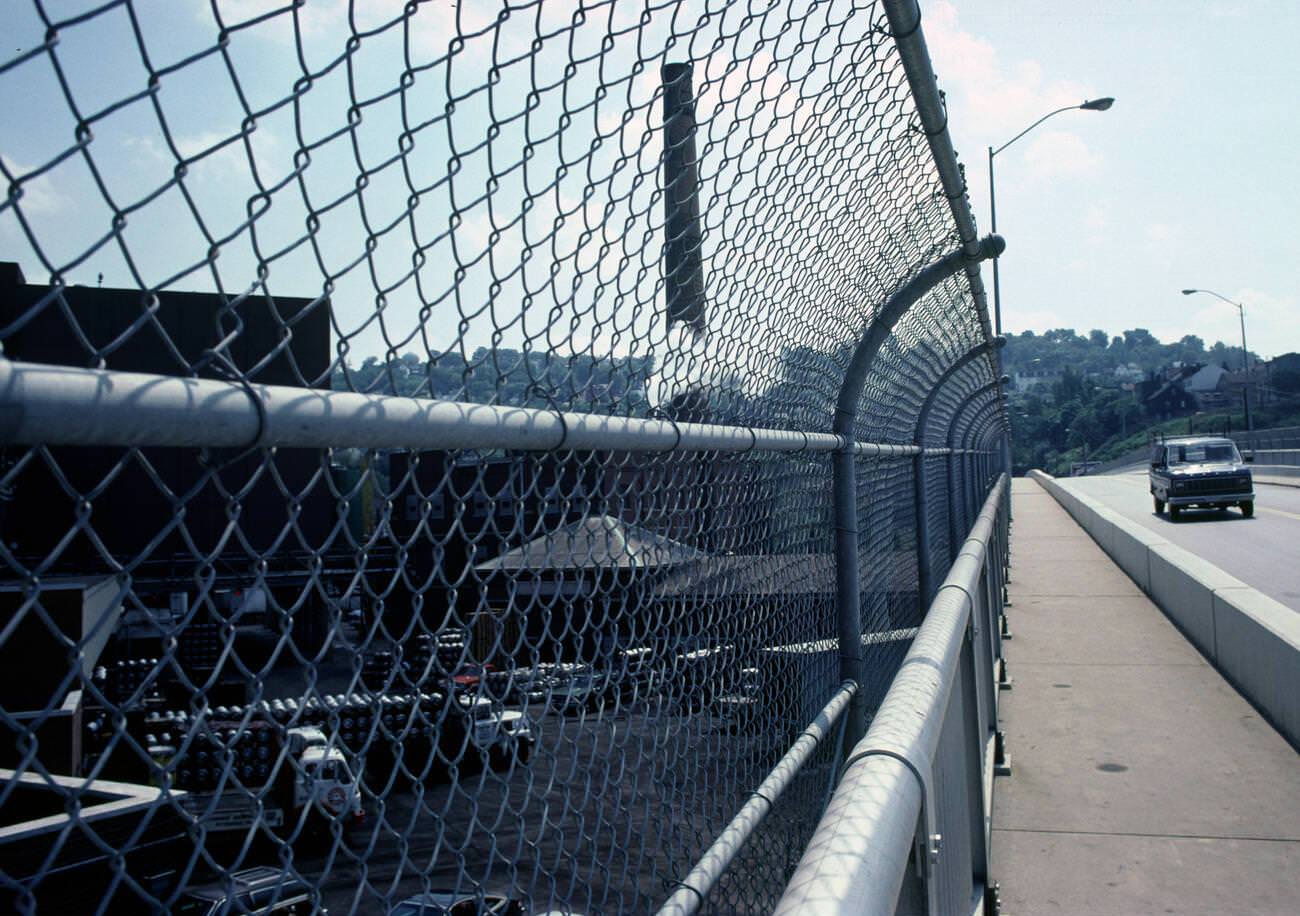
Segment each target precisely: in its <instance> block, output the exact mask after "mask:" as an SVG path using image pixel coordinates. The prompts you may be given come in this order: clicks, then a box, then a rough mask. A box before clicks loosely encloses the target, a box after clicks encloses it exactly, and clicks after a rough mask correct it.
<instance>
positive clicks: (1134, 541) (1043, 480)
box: [1029, 471, 1300, 749]
mask: <svg viewBox="0 0 1300 916" xmlns="http://www.w3.org/2000/svg"><path fill="white" fill-rule="evenodd" d="M1029 476H1030V477H1031V478H1033V479H1034V480H1036V481H1037V482H1038V483H1039V485H1040V486H1042V488H1043V489H1044V490H1046V491H1047V492H1048V493H1050V494H1051V495H1052V496H1053V497H1054V498H1055V499H1056V501H1057V502H1058V503H1060V504H1061V506H1062V507H1064V509H1065V510H1066V511H1067V512H1069V513H1070V515H1071V516H1072V517H1073V518H1074V520H1075V521H1076V522H1078V523H1079V525H1080V527H1082V528H1083V529H1084V530H1085V531H1087V532H1088V534H1089V535H1091V536H1092V539H1093V540H1094V541H1096V542H1097V544H1098V546H1100V547H1101V548H1102V550H1104V551H1106V553H1107V554H1108V555H1109V556H1110V557H1111V559H1112V560H1114V561H1115V563H1116V564H1117V565H1119V567H1120V568H1121V569H1123V570H1124V572H1125V573H1127V574H1128V576H1129V578H1131V579H1132V580H1133V581H1134V582H1136V583H1137V585H1138V587H1139V588H1141V589H1142V591H1144V592H1146V593H1147V595H1149V596H1150V597H1151V600H1152V601H1154V602H1155V603H1156V605H1157V606H1158V607H1159V608H1160V609H1161V610H1162V611H1164V613H1165V616H1167V617H1168V618H1169V619H1170V620H1172V621H1173V622H1174V625H1175V626H1177V627H1178V628H1179V629H1180V630H1182V632H1183V634H1184V635H1186V636H1187V639H1188V640H1189V641H1190V642H1191V643H1192V644H1193V645H1194V646H1196V648H1197V649H1199V650H1200V652H1201V654H1202V655H1204V656H1205V657H1206V658H1207V659H1209V660H1210V662H1211V663H1212V664H1213V665H1214V666H1215V667H1216V668H1218V669H1219V671H1220V672H1221V673H1222V674H1223V676H1224V677H1226V678H1227V679H1228V680H1229V681H1230V682H1231V683H1232V685H1233V686H1234V687H1236V688H1237V691H1238V692H1239V693H1241V695H1242V696H1243V697H1245V698H1246V699H1247V700H1249V701H1250V702H1251V703H1252V704H1253V705H1254V706H1255V708H1256V709H1258V710H1259V711H1260V712H1261V713H1263V715H1264V717H1265V718H1266V719H1268V720H1269V722H1271V723H1272V724H1273V726H1274V727H1275V728H1276V729H1277V730H1278V731H1279V732H1281V733H1282V735H1283V736H1284V737H1285V738H1286V739H1287V740H1288V741H1290V742H1291V744H1292V746H1294V747H1296V748H1297V749H1300V613H1296V612H1295V611H1293V610H1292V609H1291V608H1289V607H1287V606H1286V605H1284V604H1282V603H1280V602H1278V601H1274V600H1273V599H1272V598H1269V597H1268V596H1267V595H1264V594H1262V593H1261V592H1258V591H1256V590H1255V589H1253V588H1251V587H1250V586H1248V585H1246V583H1244V582H1242V581H1241V580H1240V579H1236V578H1234V577H1232V576H1230V575H1228V574H1227V573H1226V572H1224V571H1223V570H1221V569H1219V568H1218V567H1217V566H1215V565H1213V564H1211V563H1208V562H1206V561H1205V560H1203V559H1201V558H1200V557H1199V556H1197V555H1196V554H1194V553H1192V552H1190V551H1188V550H1184V549H1183V548H1181V547H1179V546H1177V545H1175V544H1171V543H1169V542H1168V541H1166V540H1165V539H1164V538H1162V537H1160V535H1159V534H1157V533H1156V532H1154V531H1151V530H1150V529H1148V528H1144V527H1143V526H1141V525H1139V524H1137V523H1136V522H1133V521H1130V520H1128V519H1126V518H1124V517H1122V516H1120V515H1119V514H1118V513H1116V512H1114V511H1112V510H1111V509H1108V508H1106V507H1105V506H1102V505H1101V504H1100V503H1098V502H1096V501H1095V500H1093V499H1091V498H1089V497H1087V496H1085V495H1083V494H1082V493H1079V492H1077V491H1075V490H1074V489H1073V487H1072V486H1071V485H1070V484H1069V482H1068V481H1060V480H1057V479H1056V478H1055V477H1052V476H1051V475H1050V474H1045V473H1043V472H1042V471H1030V472H1029Z"/></svg>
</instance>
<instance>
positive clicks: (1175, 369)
mask: <svg viewBox="0 0 1300 916" xmlns="http://www.w3.org/2000/svg"><path fill="white" fill-rule="evenodd" d="M1200 368H1201V367H1200V366H1199V365H1195V364H1193V365H1190V366H1185V365H1181V364H1178V365H1173V366H1167V367H1165V368H1164V369H1161V370H1158V371H1156V372H1153V373H1151V375H1150V376H1149V377H1148V378H1146V379H1144V380H1143V381H1142V382H1140V383H1139V384H1138V385H1137V388H1136V394H1137V399H1138V403H1139V404H1140V405H1141V406H1142V409H1143V410H1145V411H1146V412H1147V414H1148V415H1149V416H1151V417H1153V418H1155V419H1157V420H1168V419H1171V418H1172V417H1179V416H1185V415H1186V414H1189V413H1193V412H1195V411H1196V410H1197V409H1198V405H1197V403H1196V398H1195V397H1193V396H1192V395H1191V394H1189V393H1188V392H1187V390H1186V389H1185V388H1184V387H1183V386H1184V384H1185V383H1186V381H1187V379H1189V378H1191V377H1192V376H1193V375H1195V374H1196V373H1197V372H1198V371H1200Z"/></svg>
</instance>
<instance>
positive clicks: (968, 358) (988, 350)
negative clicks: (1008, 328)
mask: <svg viewBox="0 0 1300 916" xmlns="http://www.w3.org/2000/svg"><path fill="white" fill-rule="evenodd" d="M1006 343H1007V341H1006V338H1005V337H993V338H991V339H989V340H987V341H985V342H984V343H982V344H980V345H979V346H977V347H972V348H971V349H969V350H967V351H966V352H965V353H963V354H962V355H961V356H959V357H958V358H957V359H956V360H955V361H954V362H953V363H952V365H950V366H949V367H948V368H947V369H945V370H943V372H942V373H941V374H940V375H939V377H938V378H937V379H935V380H934V384H933V385H931V386H930V391H929V393H928V394H926V396H925V401H924V403H922V404H921V409H920V410H919V411H917V414H916V426H915V427H914V428H913V431H912V441H913V442H915V443H916V446H917V448H919V449H920V451H919V452H917V454H916V458H915V459H914V467H913V473H912V486H913V493H912V499H913V503H914V505H915V507H916V569H917V588H916V596H917V605H918V608H917V609H918V611H919V612H920V613H921V614H922V615H924V614H925V612H926V609H927V608H929V606H930V598H931V596H932V595H933V592H934V570H933V569H932V567H931V560H932V558H933V551H932V549H931V546H930V512H929V505H928V502H929V500H928V481H927V478H928V476H929V472H928V470H927V468H926V464H925V461H926V457H925V447H926V443H925V436H926V433H927V432H928V428H929V425H930V411H931V410H932V409H933V408H934V405H935V402H936V401H937V399H938V397H939V392H941V391H942V390H943V386H944V385H946V384H947V383H948V381H949V380H950V379H951V378H952V377H953V376H954V375H956V374H957V373H958V372H960V371H961V370H962V369H965V368H966V367H967V366H969V365H970V364H971V363H973V362H975V360H977V359H979V358H980V357H981V356H984V355H986V354H988V355H991V354H992V353H993V352H994V351H995V350H998V349H1000V348H1001V347H1004V346H1006Z"/></svg>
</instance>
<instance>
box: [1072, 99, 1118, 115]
mask: <svg viewBox="0 0 1300 916" xmlns="http://www.w3.org/2000/svg"><path fill="white" fill-rule="evenodd" d="M1114 104H1115V100H1114V99H1113V98H1111V97H1110V96H1107V97H1106V98H1104V99H1088V101H1086V102H1084V103H1083V104H1082V105H1080V106H1079V108H1080V109H1082V110H1083V111H1105V110H1106V109H1107V108H1109V107H1110V106H1112V105H1114Z"/></svg>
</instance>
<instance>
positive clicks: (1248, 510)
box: [1241, 502, 1255, 518]
mask: <svg viewBox="0 0 1300 916" xmlns="http://www.w3.org/2000/svg"><path fill="white" fill-rule="evenodd" d="M1254 515H1255V504H1254V503H1253V502H1249V503H1242V504H1241V516H1242V518H1252V517H1254Z"/></svg>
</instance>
